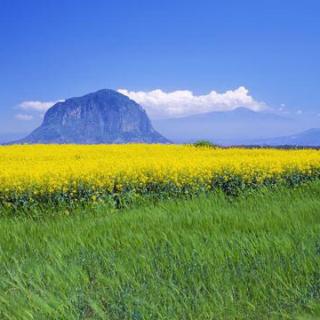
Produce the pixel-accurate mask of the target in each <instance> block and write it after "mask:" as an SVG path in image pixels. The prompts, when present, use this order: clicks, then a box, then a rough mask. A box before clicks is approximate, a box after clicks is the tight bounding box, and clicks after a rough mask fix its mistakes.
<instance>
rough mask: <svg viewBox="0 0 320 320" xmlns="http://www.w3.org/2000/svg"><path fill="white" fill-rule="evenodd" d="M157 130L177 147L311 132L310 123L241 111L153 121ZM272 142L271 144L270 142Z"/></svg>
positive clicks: (294, 118)
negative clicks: (178, 144)
mask: <svg viewBox="0 0 320 320" xmlns="http://www.w3.org/2000/svg"><path fill="white" fill-rule="evenodd" d="M153 124H154V127H155V128H156V129H157V130H158V131H159V132H160V133H161V134H163V135H165V136H166V137H167V138H168V139H170V140H171V141H173V142H177V143H185V142H194V141H197V140H202V139H205V140H210V141H212V142H215V143H218V144H222V145H235V144H236V145H237V144H251V143H252V142H255V141H256V142H257V141H265V140H266V139H272V138H277V137H282V136H287V135H293V134H295V133H296V132H300V131H304V130H306V129H308V128H310V124H309V123H308V121H300V119H297V118H296V117H289V116H288V117H286V116H283V115H278V114H275V113H271V112H255V111H252V110H249V109H247V108H242V107H239V108H237V109H235V110H233V111H226V112H210V113H204V114H197V115H193V116H188V117H183V118H174V119H161V120H154V121H153ZM270 141H271V140H270Z"/></svg>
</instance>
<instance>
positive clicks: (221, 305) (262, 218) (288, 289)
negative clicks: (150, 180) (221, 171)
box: [0, 181, 320, 320]
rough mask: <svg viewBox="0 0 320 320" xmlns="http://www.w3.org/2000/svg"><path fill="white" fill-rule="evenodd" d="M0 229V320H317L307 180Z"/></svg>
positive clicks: (41, 217) (24, 221)
mask: <svg viewBox="0 0 320 320" xmlns="http://www.w3.org/2000/svg"><path fill="white" fill-rule="evenodd" d="M37 210H39V209H37ZM43 210H47V209H43ZM0 233H1V236H0V319H37V320H38V319H68V320H72V319H119V320H120V319H121V320H124V319H132V320H140V319H190V320H191V319H201V320H205V319H320V300H319V299H320V182H317V181H316V182H311V183H308V184H304V185H302V186H299V187H296V188H291V189H290V188H281V187H279V188H274V189H273V190H268V189H265V190H259V191H256V192H254V193H245V194H242V195H240V196H238V197H236V198H234V197H231V198H230V197H228V196H225V195H223V194H220V193H216V194H211V195H201V196H200V197H196V198H193V199H185V200H183V199H179V200H164V201H160V202H157V203H152V202H150V203H145V204H141V205H139V206H135V207H131V208H128V209H121V210H119V209H112V208H110V207H108V206H106V205H103V204H100V205H97V206H94V207H93V206H91V207H87V208H82V209H80V208H78V209H74V210H72V211H66V210H65V209H63V208H61V209H56V211H55V210H54V209H52V212H50V214H42V213H41V212H40V213H39V212H38V213H34V214H30V215H28V214H23V215H20V214H18V215H17V216H16V217H15V216H8V215H7V214H2V215H1V218H0Z"/></svg>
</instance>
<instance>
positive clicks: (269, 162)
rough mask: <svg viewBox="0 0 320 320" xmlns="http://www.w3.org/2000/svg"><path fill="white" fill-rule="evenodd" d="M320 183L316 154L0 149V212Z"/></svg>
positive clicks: (164, 148)
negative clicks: (134, 196) (151, 195)
mask: <svg viewBox="0 0 320 320" xmlns="http://www.w3.org/2000/svg"><path fill="white" fill-rule="evenodd" d="M319 176H320V152H319V151H317V150H276V149H242V148H229V149H222V148H221V149H220V148H196V147H194V146H185V145H144V144H129V145H33V146H28V145H23V146H22V145H21V146H2V147H0V203H1V204H2V205H12V204H16V203H19V204H25V203H29V202H39V201H40V202H44V201H50V200H55V201H59V199H63V200H67V201H88V200H90V201H93V202H94V201H99V200H101V199H104V198H105V197H106V196H114V195H121V194H125V193H128V192H131V193H135V194H138V195H144V194H149V193H154V194H159V195H161V193H163V192H169V193H170V194H196V193H198V192H203V191H212V190H216V189H222V190H223V191H226V192H232V190H235V189H245V188H249V187H258V186H261V185H268V184H277V183H289V184H292V183H299V182H300V181H304V180H308V179H313V178H316V177H319Z"/></svg>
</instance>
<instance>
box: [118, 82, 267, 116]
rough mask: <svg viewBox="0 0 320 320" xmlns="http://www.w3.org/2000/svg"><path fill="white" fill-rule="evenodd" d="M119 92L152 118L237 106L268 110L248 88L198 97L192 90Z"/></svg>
mask: <svg viewBox="0 0 320 320" xmlns="http://www.w3.org/2000/svg"><path fill="white" fill-rule="evenodd" d="M118 92H120V93H122V94H124V95H126V96H128V97H129V98H131V99H132V100H134V101H136V102H137V103H139V104H141V105H142V106H143V107H144V108H145V110H146V111H147V113H148V114H149V116H150V117H152V118H166V117H180V116H187V115H192V114H197V113H205V112H211V111H231V110H234V109H236V108H237V107H246V108H248V109H251V110H254V111H261V110H263V109H266V108H267V105H266V104H265V103H263V102H259V101H257V100H255V99H254V98H253V97H252V96H251V95H250V94H249V91H248V89H246V88H245V87H239V88H238V89H235V90H228V91H226V92H223V93H219V92H216V91H211V92H210V93H208V94H207V95H198V96H197V95H194V94H193V92H192V91H189V90H178V91H173V92H164V91H162V90H161V89H157V90H153V91H128V90H127V89H119V90H118Z"/></svg>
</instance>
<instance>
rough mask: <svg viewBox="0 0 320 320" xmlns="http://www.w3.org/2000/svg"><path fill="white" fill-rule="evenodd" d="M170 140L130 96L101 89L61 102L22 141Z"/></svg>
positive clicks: (112, 141)
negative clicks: (156, 129)
mask: <svg viewBox="0 0 320 320" xmlns="http://www.w3.org/2000/svg"><path fill="white" fill-rule="evenodd" d="M128 142H144V143H167V142H168V140H167V139H165V138H164V137H163V136H161V135H160V134H159V133H158V132H157V131H155V130H154V129H153V127H152V125H151V122H150V120H149V118H148V116H147V114H146V112H145V111H144V109H143V108H142V107H141V106H140V105H139V104H137V103H136V102H134V101H133V100H130V99H129V98H128V97H127V96H125V95H123V94H121V93H119V92H117V91H115V90H111V89H102V90H99V91H96V92H93V93H89V94H86V95H84V96H81V97H73V98H69V99H67V100H65V101H64V102H58V103H56V104H55V105H54V106H52V107H51V108H50V109H49V110H48V111H47V112H46V114H45V116H44V120H43V123H42V125H41V126H40V127H39V128H37V129H36V130H34V131H33V132H32V133H31V134H30V135H29V136H27V137H26V138H25V139H22V140H20V141H19V143H79V144H99V143H128Z"/></svg>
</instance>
